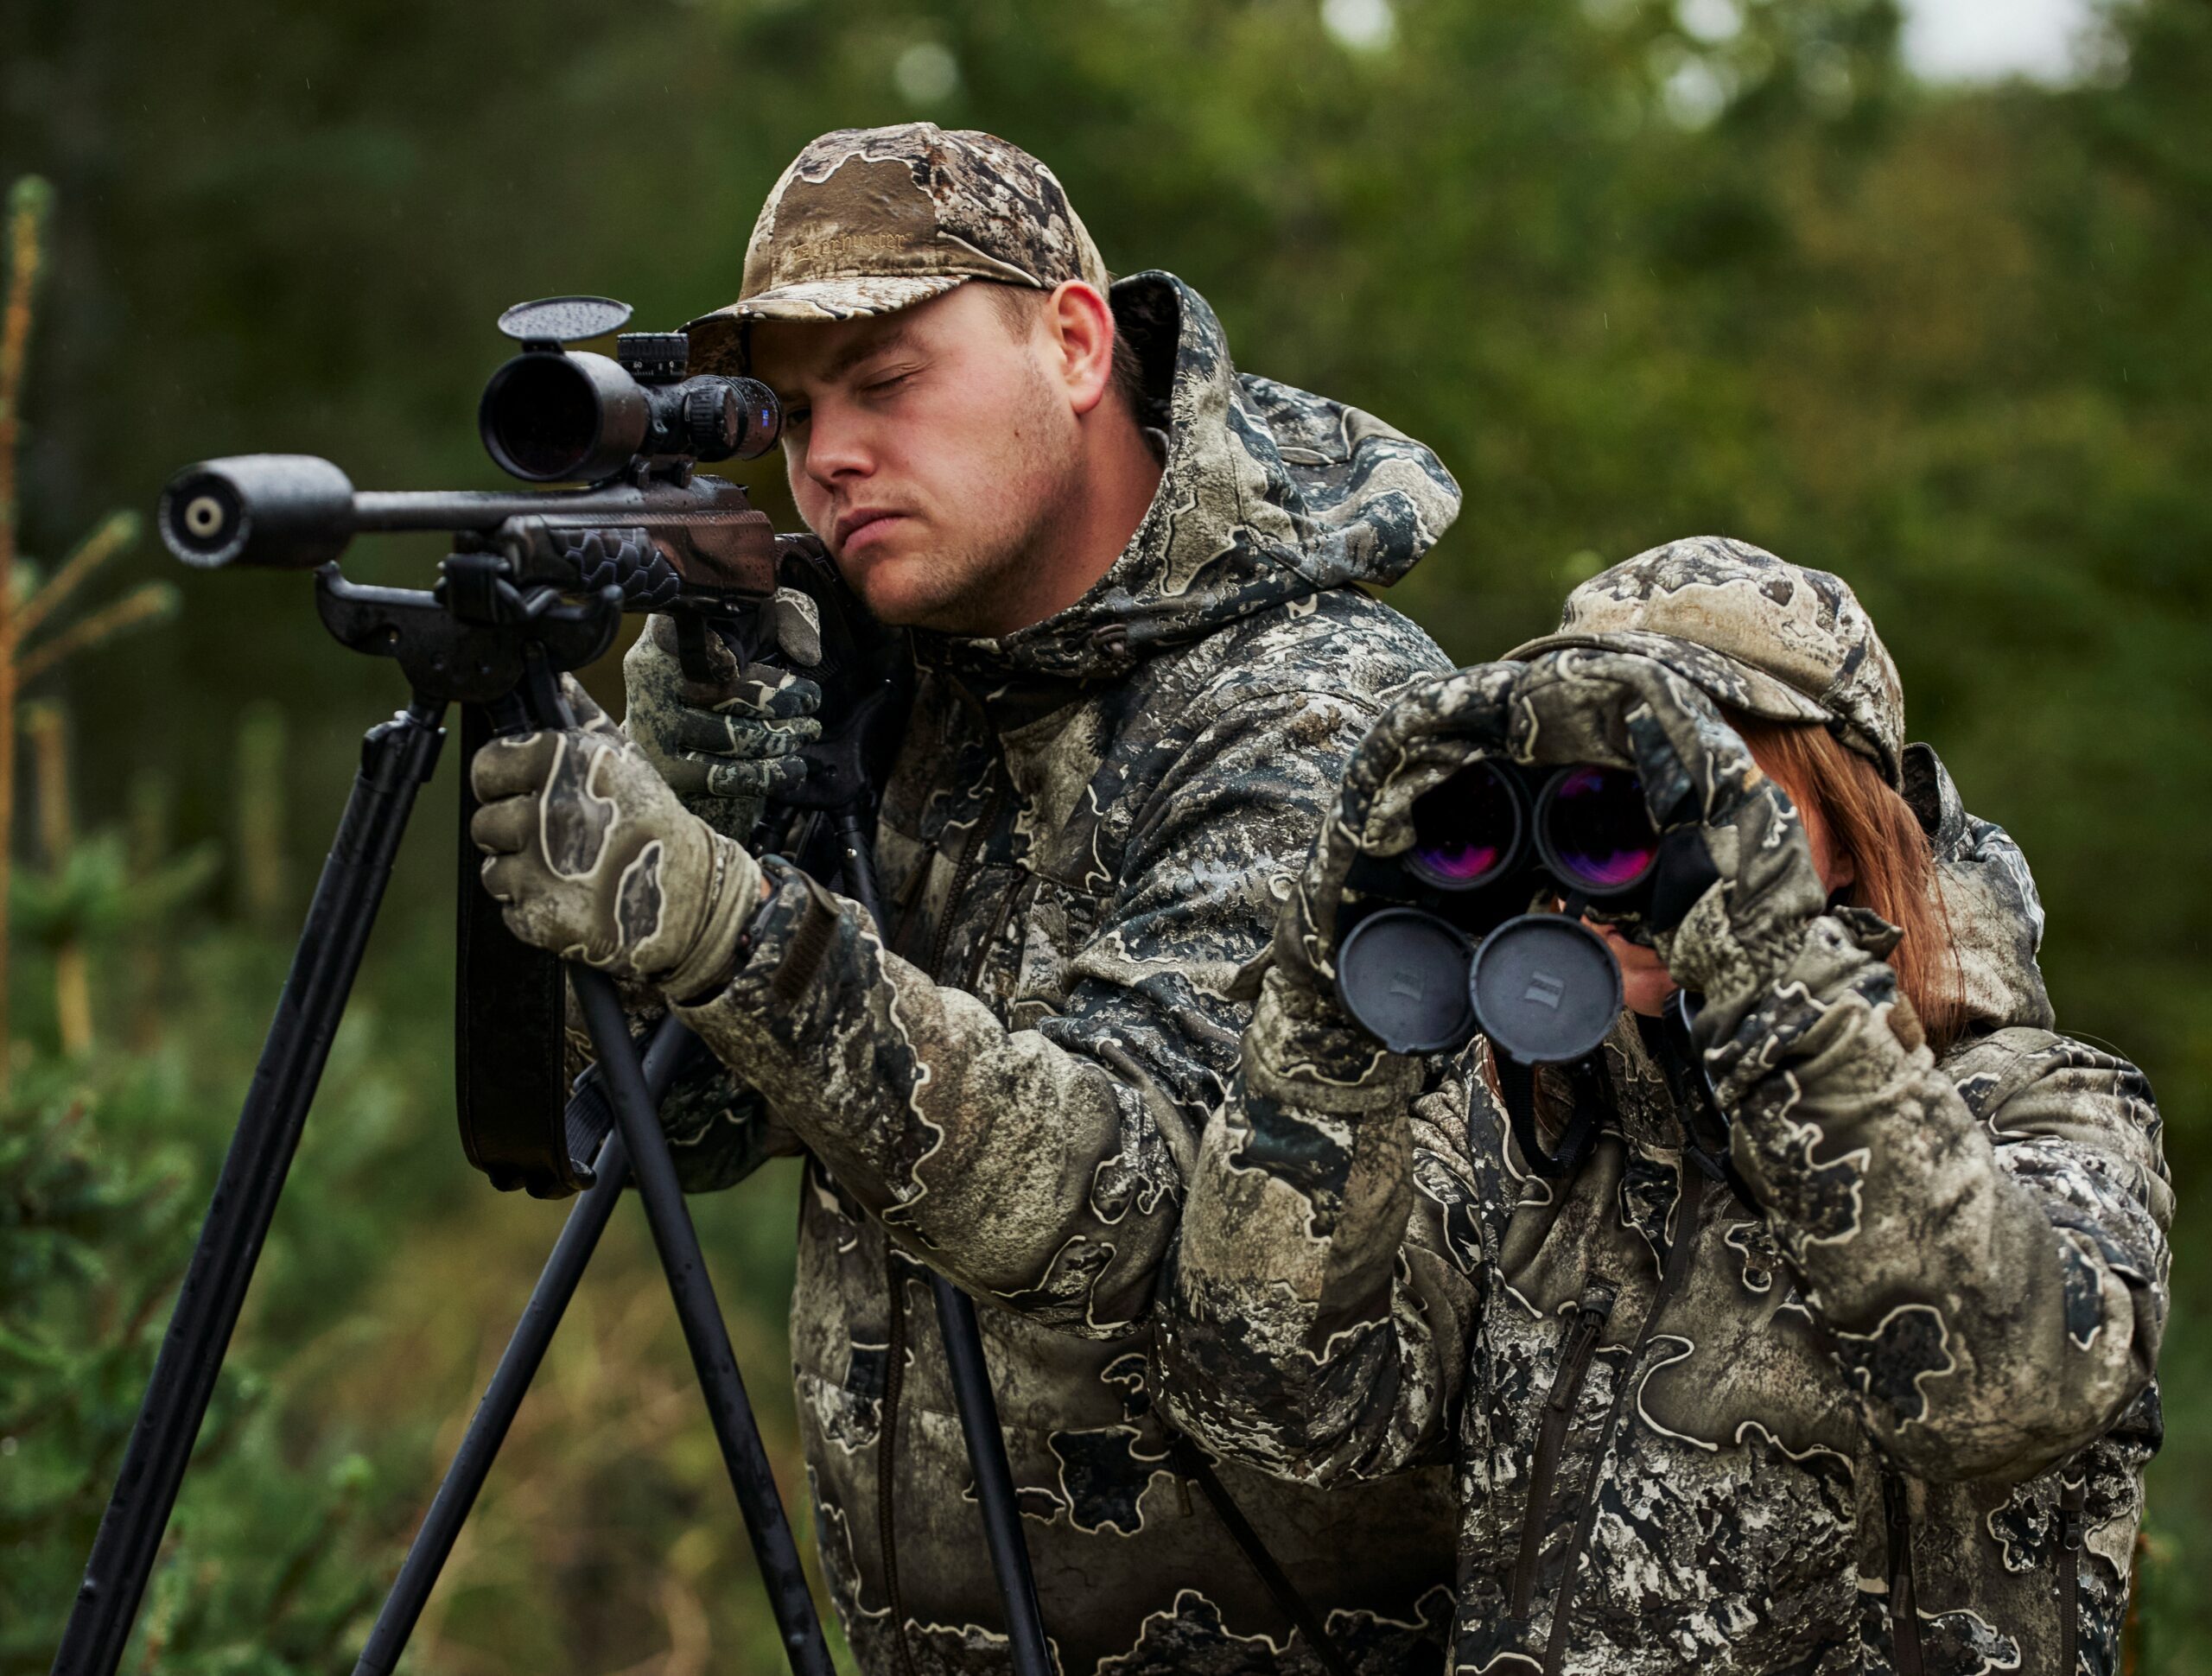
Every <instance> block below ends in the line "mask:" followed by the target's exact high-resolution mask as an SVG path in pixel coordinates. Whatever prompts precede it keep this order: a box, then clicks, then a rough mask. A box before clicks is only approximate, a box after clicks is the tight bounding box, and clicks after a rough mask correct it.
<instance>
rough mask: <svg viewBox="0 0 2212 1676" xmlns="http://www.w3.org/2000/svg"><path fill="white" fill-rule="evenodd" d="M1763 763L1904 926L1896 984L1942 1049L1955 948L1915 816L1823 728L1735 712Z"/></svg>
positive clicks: (1957, 1027) (1858, 893)
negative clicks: (1815, 812)
mask: <svg viewBox="0 0 2212 1676" xmlns="http://www.w3.org/2000/svg"><path fill="white" fill-rule="evenodd" d="M1729 720H1730V721H1732V723H1734V724H1735V727H1736V729H1737V731H1738V733H1741V734H1742V735H1743V736H1744V742H1745V744H1747V745H1749V746H1751V752H1752V754H1753V755H1754V756H1756V757H1757V758H1758V762H1759V765H1760V767H1761V768H1763V769H1764V770H1765V771H1766V772H1767V773H1768V774H1769V775H1770V777H1771V778H1774V779H1775V780H1777V781H1778V782H1779V783H1780V784H1781V786H1782V789H1783V790H1784V791H1787V792H1788V793H1789V797H1790V801H1791V802H1793V803H1796V804H1797V806H1798V807H1799V808H1800V809H1808V808H1810V809H1817V810H1818V811H1819V813H1820V816H1821V820H1822V821H1823V822H1825V823H1826V824H1827V830H1828V841H1829V842H1830V843H1831V844H1832V845H1834V847H1835V848H1836V849H1837V850H1839V851H1840V852H1844V853H1847V854H1849V855H1850V857H1851V860H1852V863H1853V866H1854V867H1856V869H1857V871H1858V878H1857V879H1855V880H1854V881H1853V883H1852V885H1851V886H1849V888H1848V891H1847V896H1848V899H1849V900H1850V901H1851V902H1852V903H1853V905H1856V906H1858V907H1861V908H1871V909H1872V910H1873V911H1875V912H1876V913H1878V914H1879V915H1881V917H1883V918H1884V919H1886V920H1887V921H1889V922H1890V924H1892V925H1895V926H1897V927H1898V928H1899V929H1900V930H1903V931H1904V937H1903V938H1902V939H1901V940H1900V941H1899V943H1897V949H1896V951H1895V952H1894V953H1892V954H1891V956H1890V964H1891V966H1893V967H1895V968H1897V988H1898V990H1899V992H1900V993H1901V994H1903V995H1904V998H1905V1000H1907V1001H1909V1002H1910V1003H1911V1006H1912V1010H1913V1012H1914V1013H1916V1014H1918V1015H1919V1019H1920V1025H1921V1028H1922V1030H1923V1031H1924V1032H1926V1033H1927V1037H1928V1044H1929V1047H1931V1048H1932V1049H1934V1050H1935V1051H1936V1052H1938V1053H1941V1052H1942V1051H1943V1050H1944V1049H1945V1048H1946V1047H1948V1045H1949V1044H1951V1043H1952V1042H1954V1041H1955V1040H1957V1039H1958V1037H1959V1034H1960V1032H1961V1031H1963V1030H1964V1029H1965V1028H1966V1022H1967V1013H1966V1006H1965V1001H1964V999H1963V997H1962V996H1961V993H1960V988H1961V986H1960V974H1959V956H1958V949H1957V945H1956V943H1955V941H1954V940H1953V937H1952V935H1951V921H1950V916H1949V915H1948V914H1947V913H1946V912H1945V911H1944V909H1943V898H1942V895H1941V893H1940V892H1939V890H1938V888H1937V881H1936V856H1935V852H1934V851H1933V850H1932V849H1931V848H1929V841H1928V835H1927V834H1926V833H1925V832H1923V831H1922V830H1921V826H1920V820H1919V817H1918V816H1916V815H1915V814H1914V813H1913V812H1912V809H1911V806H1910V804H1908V803H1906V802H1905V800H1904V797H1903V796H1901V795H1900V794H1899V793H1898V791H1897V789H1896V788H1895V787H1894V786H1892V785H1891V784H1890V783H1889V782H1888V781H1887V780H1885V779H1884V778H1882V771H1881V770H1880V769H1878V768H1877V767H1875V765H1873V764H1872V762H1871V761H1869V760H1868V759H1866V758H1865V757H1863V756H1861V755H1859V752H1856V751H1854V750H1853V749H1852V748H1851V747H1850V746H1847V745H1846V744H1845V743H1844V742H1843V741H1842V740H1840V739H1838V738H1837V737H1836V736H1835V735H1834V734H1833V733H1830V732H1829V731H1828V730H1827V728H1825V727H1821V726H1820V725H1819V724H1818V723H1813V722H1799V723H1789V722H1776V721H1762V720H1760V719H1759V718H1758V717H1755V716H1745V715H1737V714H1732V715H1731V716H1730V717H1729Z"/></svg>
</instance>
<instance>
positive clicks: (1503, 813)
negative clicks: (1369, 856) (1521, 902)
mask: <svg viewBox="0 0 2212 1676" xmlns="http://www.w3.org/2000/svg"><path fill="white" fill-rule="evenodd" d="M1519 848H1521V803H1520V799H1519V798H1517V797H1515V796H1514V795H1513V786H1512V784H1511V783H1510V781H1509V780H1507V778H1505V776H1504V775H1503V774H1502V773H1501V772H1499V771H1498V770H1497V769H1496V768H1494V767H1492V766H1491V765H1490V764H1488V763H1481V762H1478V763H1476V764H1475V765H1472V766H1471V767H1468V768H1463V769H1461V770H1460V771H1459V772H1458V773H1457V774H1454V775H1453V776H1452V778H1450V779H1448V780H1446V781H1445V782H1444V784H1441V785H1440V786H1438V787H1436V788H1435V789H1434V790H1432V791H1427V792H1424V793H1423V794H1422V795H1421V797H1420V798H1419V799H1417V800H1416V801H1415V802H1414V847H1413V849H1412V851H1411V853H1409V854H1408V855H1407V857H1406V866H1407V867H1408V868H1409V869H1410V870H1411V871H1412V872H1413V873H1414V877H1416V878H1418V879H1421V880H1423V881H1424V882H1426V883H1427V884H1430V885H1433V886H1435V887H1436V888H1437V889H1439V890H1441V891H1471V890H1473V889H1474V888H1475V887H1476V886H1479V885H1484V884H1487V883H1488V882H1489V881H1490V880H1491V879H1494V878H1496V877H1497V875H1498V874H1499V873H1501V872H1503V870H1504V868H1505V867H1507V866H1508V864H1510V862H1511V861H1512V860H1513V858H1514V853H1515V852H1516V850H1518V849H1519Z"/></svg>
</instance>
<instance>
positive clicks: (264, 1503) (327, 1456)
mask: <svg viewBox="0 0 2212 1676" xmlns="http://www.w3.org/2000/svg"><path fill="white" fill-rule="evenodd" d="M181 1094H182V1090H181V1089H180V1088H179V1087H177V1086H176V1084H175V1080H174V1078H173V1077H172V1076H164V1075H163V1074H162V1070H161V1069H160V1068H158V1067H153V1066H149V1067H146V1068H143V1069H141V1070H137V1071H134V1072H132V1073H130V1074H128V1075H127V1076H125V1077H124V1078H123V1079H122V1080H121V1081H119V1082H117V1083H116V1084H114V1085H113V1086H111V1087H107V1088H104V1089H94V1088H92V1087H88V1086H86V1084H84V1083H83V1082H79V1081H78V1080H77V1079H76V1076H75V1075H74V1073H73V1071H72V1070H69V1069H67V1068H65V1067H60V1066H57V1065H54V1064H52V1063H41V1064H38V1065H35V1066H34V1067H33V1068H31V1070H29V1072H28V1073H26V1074H24V1075H22V1076H20V1077H19V1079H18V1084H17V1088H16V1093H15V1095H14V1104H13V1106H12V1108H11V1109H10V1112H9V1114H8V1121H7V1123H6V1125H5V1127H4V1128H0V1266H4V1267H0V1280H4V1296H5V1298H6V1299H7V1304H6V1308H5V1312H4V1317H0V1552H5V1554H6V1556H7V1563H6V1564H5V1565H0V1671H6V1672H9V1673H16V1672H32V1671H42V1670H44V1669H45V1668H46V1666H47V1661H48V1659H49V1658H50V1657H51V1656H52V1653H53V1645H54V1637H55V1635H56V1634H57V1633H58V1629H59V1623H60V1618H59V1611H60V1608H61V1607H62V1606H63V1605H64V1604H65V1603H67V1600H68V1598H69V1597H70V1596H71V1594H72V1593H73V1587H72V1584H73V1579H74V1578H75V1576H76V1575H77V1573H78V1571H79V1570H80V1569H81V1567H82V1566H83V1564H84V1559H85V1555H86V1552H87V1550H88V1549H89V1547H90V1546H91V1541H92V1531H93V1528H94V1527H95V1525H96V1523H97V1522H98V1519H99V1512H100V1508H101V1507H102V1505H103V1504H104V1502H105V1490H106V1486H107V1485H108V1483H109V1482H111V1480H112V1478H113V1476H114V1473H115V1471H116V1469H117V1467H118V1464H119V1463H120V1460H121V1457H122V1452H123V1448H124V1443H125V1441H126V1440H127V1438H128V1437H129V1435H130V1425H131V1421H132V1419H133V1418H134V1417H135V1415H136V1413H137V1406H138V1400H139V1398H140V1396H141V1394H142V1393H143V1389H144V1386H145V1380H146V1375H147V1373H148V1371H149V1368H151V1365H152V1361H153V1355H154V1351H155V1349H156V1345H157V1344H158V1342H159V1338H160V1334H161V1330H162V1322H163V1318H164V1317H165V1316H166V1314H167V1311H168V1305H169V1304H170V1302H171V1301H172V1299H173V1298H174V1296H175V1288H176V1285H177V1282H178V1280H179V1279H181V1273H182V1267H183V1258H184V1255H185V1254H186V1252H187V1250H188V1245H189V1241H190V1239H191V1236H192V1235H193V1232H194V1222H193V1218H192V1215H191V1213H192V1210H193V1209H194V1208H195V1206H196V1203H197V1199H198V1197H200V1190H203V1189H204V1185H205V1183H204V1178H202V1176H201V1172H200V1171H198V1170H196V1169H195V1168H194V1164H193V1161H192V1160H191V1159H189V1157H188V1155H187V1153H186V1152H184V1151H183V1150H182V1149H181V1148H180V1147H179V1146H177V1145H176V1144H175V1141H174V1140H170V1141H168V1142H166V1143H164V1144H162V1145H161V1146H158V1148H157V1149H156V1150H155V1151H154V1152H152V1153H151V1154H150V1155H145V1156H130V1155H124V1156H121V1157H118V1155H117V1149H115V1148H113V1147H111V1146H103V1145H102V1139H103V1136H102V1131H103V1130H104V1129H105V1130H109V1131H111V1133H116V1134H123V1133H136V1134H138V1135H141V1136H153V1135H165V1136H175V1135H177V1134H178V1133H181V1132H183V1131H186V1130H188V1127H190V1126H189V1124H188V1121H185V1120H186V1118H187V1114H186V1111H185V1109H184V1107H183V1105H182V1103H181V1098H180V1096H181ZM274 1397H275V1387H273V1386H272V1384H271V1382H270V1380H269V1379H268V1378H267V1377H266V1376H265V1375H264V1374H261V1373H259V1372H257V1371H256V1370H255V1369H254V1368H252V1367H251V1365H250V1364H249V1365H240V1364H238V1363H235V1362H234V1364H233V1365H232V1367H231V1368H228V1369H226V1373H225V1375H224V1378H223V1381H222V1383H221V1386H220V1387H219V1391H218V1393H217V1396H216V1400H215V1402H214V1405H213V1408H212V1410H211V1412H210V1414H209V1417H208V1422H207V1428H206V1430H205V1432H203V1434H202V1437H201V1442H200V1451H199V1454H198V1457H197V1459H196V1463H195V1476H194V1482H193V1485H192V1489H191V1491H190V1493H189V1495H188V1497H187V1499H186V1501H185V1503H184V1505H183V1506H182V1508H181V1510H180V1512H179V1514H178V1517H177V1519H176V1520H175V1522H174V1523H173V1524H172V1526H171V1527H170V1533H169V1538H168V1552H167V1559H166V1560H165V1563H164V1565H162V1569H161V1570H160V1571H158V1572H157V1573H156V1581H155V1584H154V1586H153V1588H152V1590H150V1593H149V1601H148V1603H147V1607H146V1609H145V1613H144V1616H143V1628H142V1630H141V1641H140V1647H141V1653H140V1654H139V1655H138V1656H139V1659H140V1660H143V1662H134V1666H133V1667H134V1668H148V1669H150V1668H155V1667H158V1668H160V1669H162V1670H165V1671H169V1670H173V1671H184V1672H194V1673H215V1672H223V1673H232V1672H238V1673H245V1672H262V1671H272V1672H273V1671H279V1670H291V1669H298V1668H305V1667H308V1666H310V1665H328V1664H331V1663H334V1662H335V1661H336V1660H337V1657H338V1654H339V1651H340V1647H339V1642H340V1639H341V1638H342V1637H343V1635H344V1634H345V1633H346V1630H347V1629H348V1628H349V1626H350V1625H351V1623H352V1622H353V1619H354V1618H355V1617H356V1616H358V1614H359V1611H360V1609H361V1608H362V1605H363V1604H364V1603H365V1599H366V1598H367V1597H368V1596H369V1593H370V1591H371V1590H373V1588H374V1587H375V1583H374V1579H373V1577H372V1576H371V1575H365V1573H364V1569H363V1567H362V1565H361V1564H360V1537H359V1529H360V1526H361V1520H360V1516H359V1503H360V1501H361V1499H362V1497H363V1495H364V1493H365V1491H366V1490H367V1489H369V1488H370V1487H371V1486H372V1484H373V1482H374V1475H373V1473H372V1470H371V1469H370V1468H369V1467H368V1465H367V1463H365V1461H364V1460H362V1459H361V1458H360V1457H358V1456H355V1455H353V1454H350V1453H348V1452H347V1451H346V1450H345V1448H344V1447H343V1445H342V1444H340V1443H339V1442H337V1441H336V1440H322V1441H321V1442H319V1443H318V1444H316V1445H315V1447H314V1448H313V1449H312V1450H310V1451H305V1452H304V1453H303V1452H302V1451H297V1450H296V1449H294V1448H291V1447H289V1446H288V1444H287V1443H286V1441H285V1440H284V1438H283V1436H282V1435H281V1434H282V1432H283V1425H284V1421H283V1413H282V1408H281V1404H280V1403H278V1402H277V1401H276V1400H273V1399H274ZM272 1562H273V1563H272Z"/></svg>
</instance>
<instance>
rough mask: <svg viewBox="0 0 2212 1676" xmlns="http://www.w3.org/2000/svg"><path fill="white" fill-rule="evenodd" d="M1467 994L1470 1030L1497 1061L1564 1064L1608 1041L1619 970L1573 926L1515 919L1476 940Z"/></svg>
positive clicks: (1556, 919) (1532, 917) (1595, 939)
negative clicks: (1474, 1028)
mask: <svg viewBox="0 0 2212 1676" xmlns="http://www.w3.org/2000/svg"><path fill="white" fill-rule="evenodd" d="M1467 993H1468V998H1469V1000H1470V1001H1471V1003H1472V1009H1473V1013H1474V1017H1475V1022H1476V1025H1478V1028H1479V1029H1480V1030H1481V1031H1482V1033H1483V1034H1484V1035H1485V1036H1487V1037H1488V1038H1490V1040H1491V1045H1492V1046H1494V1047H1496V1048H1497V1050H1498V1051H1500V1052H1501V1053H1503V1054H1505V1055H1507V1056H1508V1057H1510V1058H1513V1059H1517V1060H1519V1061H1520V1062H1521V1063H1522V1064H1524V1065H1560V1064H1566V1063H1569V1062H1570V1061H1573V1060H1576V1059H1580V1058H1583V1057H1586V1055H1589V1054H1592V1053H1594V1052H1596V1051H1598V1047H1599V1044H1600V1043H1602V1042H1603V1041H1604V1040H1605V1038H1606V1037H1607V1036H1609V1035H1611V1033H1612V1029H1613V1021H1614V1020H1615V1019H1618V1018H1619V1017H1620V1013H1621V1000H1622V997H1621V968H1620V963H1619V962H1618V961H1616V960H1615V959H1614V958H1613V951H1612V950H1611V949H1608V948H1606V947H1605V939H1604V938H1603V937H1601V936H1599V935H1598V934H1597V933H1596V932H1595V931H1593V930H1591V929H1590V928H1589V927H1588V926H1586V925H1585V924H1582V922H1581V921H1580V920H1575V919H1569V918H1568V917H1567V916H1566V915H1565V914H1522V916H1521V917H1519V918H1517V919H1509V920H1507V921H1506V922H1505V924H1503V925H1501V926H1499V927H1498V928H1497V930H1495V931H1492V932H1491V934H1490V935H1489V936H1487V937H1485V938H1484V939H1483V943H1482V946H1481V947H1480V948H1479V949H1476V950H1475V956H1474V961H1473V962H1472V964H1471V967H1470V968H1469V970H1468V974H1467Z"/></svg>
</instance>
